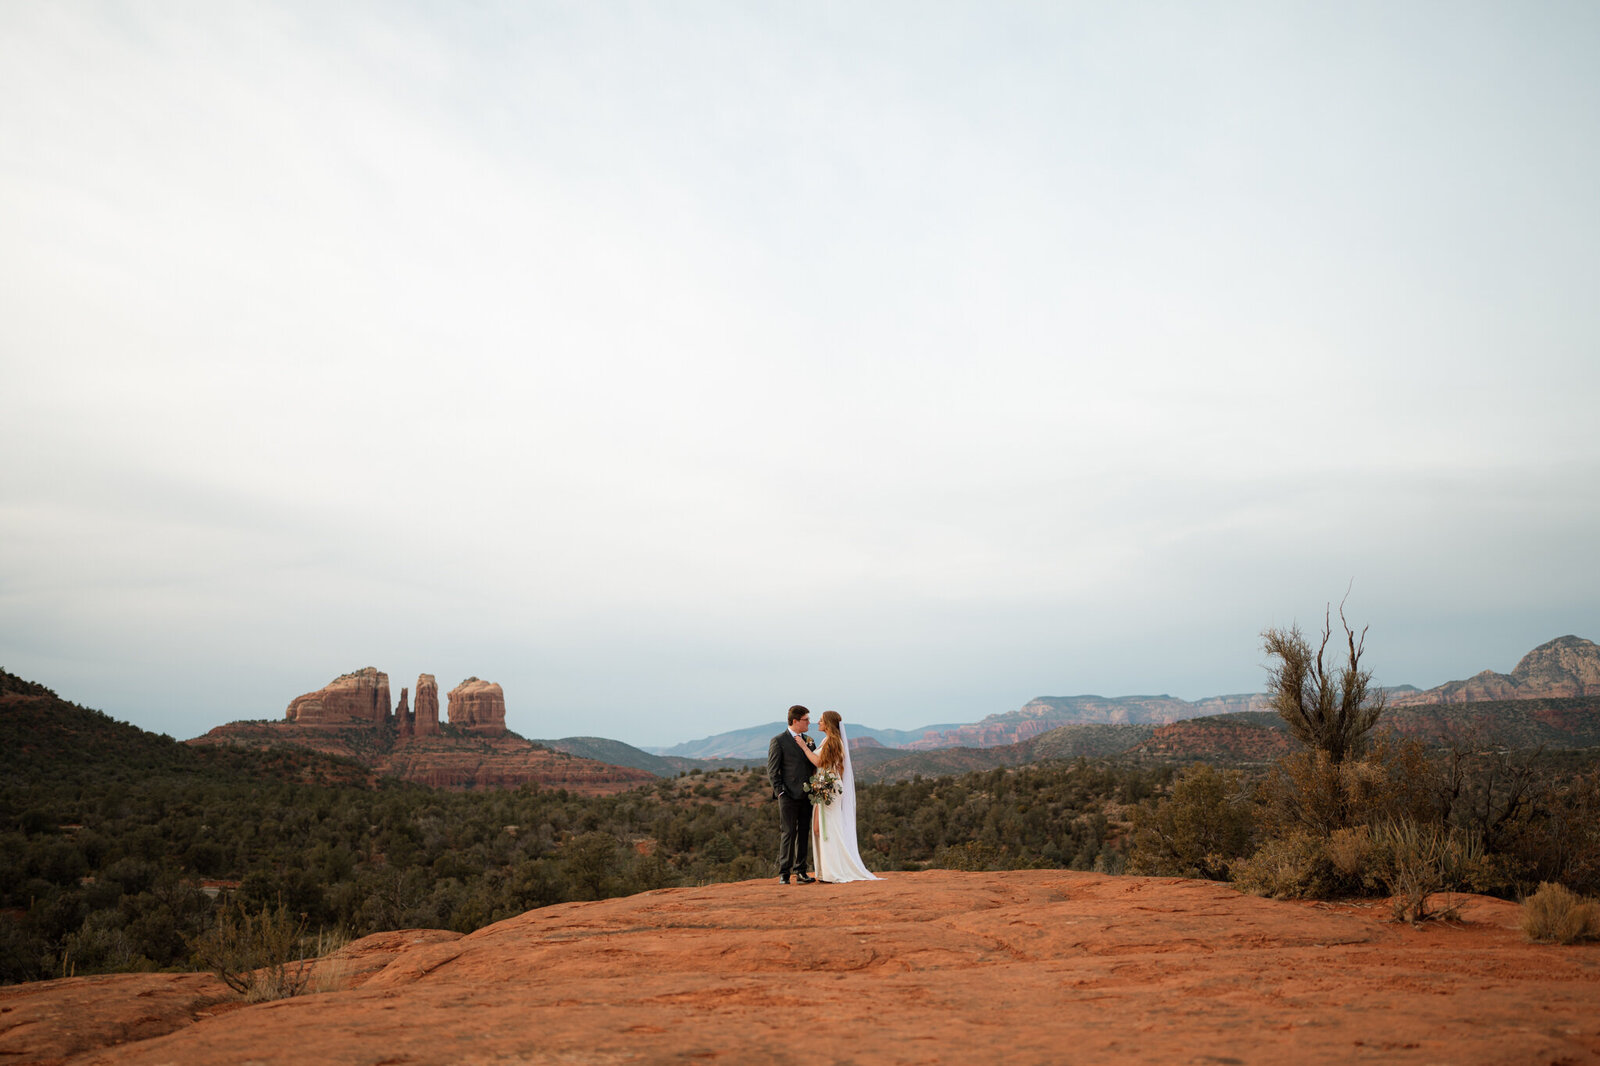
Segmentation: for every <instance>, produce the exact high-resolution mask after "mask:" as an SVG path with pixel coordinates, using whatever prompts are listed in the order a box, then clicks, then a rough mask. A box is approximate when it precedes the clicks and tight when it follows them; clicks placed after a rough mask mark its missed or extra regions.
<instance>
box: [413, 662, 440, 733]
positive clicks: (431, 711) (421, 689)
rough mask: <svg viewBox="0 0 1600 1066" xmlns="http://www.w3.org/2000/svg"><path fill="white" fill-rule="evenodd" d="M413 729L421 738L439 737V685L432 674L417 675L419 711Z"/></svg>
mask: <svg viewBox="0 0 1600 1066" xmlns="http://www.w3.org/2000/svg"><path fill="white" fill-rule="evenodd" d="M415 719H416V721H415V725H414V726H413V729H414V731H415V734H416V735H417V736H419V737H436V736H438V735H439V684H438V682H436V681H435V680H434V679H433V675H432V674H418V675H417V710H416V715H415Z"/></svg>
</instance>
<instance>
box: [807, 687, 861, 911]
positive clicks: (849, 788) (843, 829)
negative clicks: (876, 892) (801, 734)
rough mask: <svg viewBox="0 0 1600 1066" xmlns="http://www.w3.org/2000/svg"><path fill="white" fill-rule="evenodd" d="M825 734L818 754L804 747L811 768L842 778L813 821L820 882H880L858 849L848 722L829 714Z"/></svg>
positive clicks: (816, 810) (824, 720)
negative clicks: (845, 725) (831, 799)
mask: <svg viewBox="0 0 1600 1066" xmlns="http://www.w3.org/2000/svg"><path fill="white" fill-rule="evenodd" d="M821 724H822V732H823V735H824V736H825V737H826V739H825V740H823V742H822V747H821V748H820V749H818V750H817V751H812V750H811V749H810V748H808V747H806V746H805V745H804V744H801V743H800V741H799V740H798V739H797V740H796V741H795V743H796V744H799V746H800V750H801V751H803V752H805V753H806V758H808V759H810V760H811V765H812V766H815V767H817V768H818V769H819V770H832V771H833V772H834V773H836V774H838V775H839V791H838V792H837V793H835V795H834V797H833V801H832V802H831V803H827V804H820V803H819V804H817V806H816V807H815V808H814V809H813V810H814V815H815V816H814V817H813V818H812V819H811V854H812V855H813V856H815V862H814V866H815V868H816V872H817V880H819V881H830V882H839V881H877V880H879V878H878V877H876V876H875V875H874V874H873V873H872V871H870V870H868V869H867V864H866V863H864V862H862V861H861V852H860V851H859V850H858V849H857V847H856V778H855V773H854V772H853V771H852V770H851V768H850V744H849V741H847V740H846V739H845V735H844V721H843V719H841V718H840V717H839V712H838V711H825V712H823V715H822V723H821Z"/></svg>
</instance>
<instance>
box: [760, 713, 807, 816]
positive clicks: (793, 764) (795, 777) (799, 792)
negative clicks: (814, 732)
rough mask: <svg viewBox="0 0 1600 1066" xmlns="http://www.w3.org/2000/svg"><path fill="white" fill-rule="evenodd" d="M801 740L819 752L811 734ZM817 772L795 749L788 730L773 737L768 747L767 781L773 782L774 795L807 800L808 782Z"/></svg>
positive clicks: (805, 735) (804, 735) (802, 735)
mask: <svg viewBox="0 0 1600 1066" xmlns="http://www.w3.org/2000/svg"><path fill="white" fill-rule="evenodd" d="M800 739H801V740H803V741H805V744H806V747H808V748H810V749H811V750H812V751H816V750H817V746H816V744H815V743H813V742H812V740H811V737H810V735H809V734H807V733H801V734H800ZM815 772H816V767H815V766H812V765H811V760H810V759H807V758H806V757H805V755H804V753H802V752H801V751H800V749H799V748H797V747H795V744H794V741H793V740H791V739H790V737H789V731H788V730H787V729H785V730H784V731H783V732H782V733H779V734H778V735H777V736H775V737H773V738H772V743H771V744H768V745H767V779H768V780H770V781H771V782H772V793H773V795H775V796H788V797H789V798H790V799H797V800H799V799H805V798H806V792H805V787H806V782H807V781H808V780H810V779H811V775H812V774H813V773H815Z"/></svg>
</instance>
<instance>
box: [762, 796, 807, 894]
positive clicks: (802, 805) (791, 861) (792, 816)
mask: <svg viewBox="0 0 1600 1066" xmlns="http://www.w3.org/2000/svg"><path fill="white" fill-rule="evenodd" d="M769 824H770V823H769ZM778 828H779V830H780V834H781V835H780V836H779V838H778V876H779V877H788V876H789V874H790V873H791V872H793V873H797V874H803V873H805V872H806V870H807V868H808V859H809V857H810V847H811V801H810V800H808V799H805V798H804V797H802V798H800V799H793V798H792V797H789V796H779V797H778Z"/></svg>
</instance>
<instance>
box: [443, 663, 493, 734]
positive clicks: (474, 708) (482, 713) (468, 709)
mask: <svg viewBox="0 0 1600 1066" xmlns="http://www.w3.org/2000/svg"><path fill="white" fill-rule="evenodd" d="M446 698H447V699H448V700H449V701H450V704H449V709H448V710H447V711H446V714H447V715H448V717H449V720H450V724H451V725H453V726H456V727H457V728H459V729H465V730H467V731H469V732H472V733H478V734H482V735H484V736H491V737H493V736H499V735H500V734H501V733H504V732H505V731H506V694H505V693H504V692H502V691H501V690H500V686H499V685H497V684H494V683H493V682H490V681H480V680H479V679H478V678H476V677H469V678H467V679H466V680H465V681H463V682H461V684H459V685H457V686H456V687H455V688H453V689H451V690H450V695H449V696H448V697H446Z"/></svg>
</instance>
